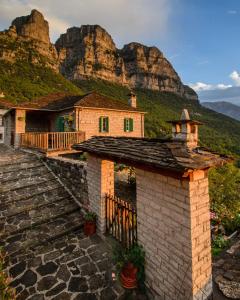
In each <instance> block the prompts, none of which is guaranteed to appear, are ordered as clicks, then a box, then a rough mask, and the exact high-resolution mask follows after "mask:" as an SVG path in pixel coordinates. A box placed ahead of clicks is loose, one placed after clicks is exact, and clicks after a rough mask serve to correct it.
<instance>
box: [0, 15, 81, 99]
mask: <svg viewBox="0 0 240 300" xmlns="http://www.w3.org/2000/svg"><path fill="white" fill-rule="evenodd" d="M0 74H1V75H0V92H3V93H4V95H5V96H6V98H7V99H8V100H11V101H13V102H19V101H24V100H28V99H33V98H36V97H38V96H43V95H47V94H49V93H52V92H57V91H68V92H73V93H81V91H80V89H79V88H77V87H76V86H75V85H73V84H72V83H71V82H70V81H68V80H67V79H65V78H64V77H63V76H62V75H61V74H60V73H59V60H58V54H57V51H56V49H55V46H54V45H52V44H51V43H50V39H49V28H48V22H47V21H46V20H44V17H43V15H42V14H41V13H40V12H38V11H36V10H33V11H32V13H31V15H29V16H26V17H19V18H16V19H15V20H13V22H12V25H11V26H10V28H9V29H8V30H5V31H2V32H0Z"/></svg>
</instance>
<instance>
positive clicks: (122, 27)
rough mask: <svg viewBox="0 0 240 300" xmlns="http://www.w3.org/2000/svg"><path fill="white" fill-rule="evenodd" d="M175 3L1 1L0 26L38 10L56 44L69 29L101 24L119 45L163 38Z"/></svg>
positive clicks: (141, 0) (159, 0)
mask: <svg viewBox="0 0 240 300" xmlns="http://www.w3.org/2000/svg"><path fill="white" fill-rule="evenodd" d="M175 2H177V1H176V0H172V1H168V0H157V1H156V0H131V1H129V0H114V1H113V0H81V1H79V0H68V1H59V0H51V1H49V0H0V26H1V27H4V28H7V27H8V26H9V25H10V23H11V21H12V19H14V18H16V17H18V16H22V15H27V14H29V13H30V10H31V9H33V8H37V9H38V10H40V11H41V12H42V13H43V14H44V16H45V17H46V19H47V20H48V21H49V22H50V29H51V39H52V40H53V41H54V40H56V38H57V37H58V36H59V33H60V32H65V31H66V29H67V27H70V26H81V25H82V24H99V25H101V26H103V27H104V28H105V29H106V30H107V31H109V33H110V34H111V35H112V36H113V37H114V38H116V39H117V42H119V43H120V44H123V43H127V42H129V41H132V40H135V41H140V42H141V41H144V39H146V40H153V39H155V38H158V39H159V38H163V37H164V36H167V33H168V32H169V31H171V24H170V22H169V17H170V14H171V11H172V6H173V5H174V3H175Z"/></svg>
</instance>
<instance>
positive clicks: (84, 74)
mask: <svg viewBox="0 0 240 300" xmlns="http://www.w3.org/2000/svg"><path fill="white" fill-rule="evenodd" d="M55 46H56V49H57V51H58V54H59V59H60V70H61V72H62V73H63V74H64V76H66V77H67V78H69V79H83V78H88V77H93V78H101V79H104V80H108V81H111V82H116V83H119V84H123V85H127V86H129V87H131V88H146V89H152V90H159V91H169V92H174V93H176V94H179V95H181V96H185V97H187V98H188V99H193V100H197V94H196V93H195V92H194V91H193V90H192V89H191V88H189V87H188V86H185V85H183V84H182V82H181V79H180V77H179V76H178V74H177V73H176V71H175V70H174V68H173V67H172V65H171V63H170V62H169V61H168V60H167V59H166V58H165V57H164V55H163V53H162V52H161V51H160V50H159V49H158V48H156V47H147V46H144V45H142V44H139V43H130V44H127V45H125V46H124V47H123V48H122V49H117V47H116V45H115V43H114V41H113V39H112V37H111V36H110V35H109V34H108V33H107V32H106V30H105V29H103V28H102V27H101V26H99V25H83V26H81V27H80V28H79V27H72V28H69V29H68V30H67V32H66V33H64V34H62V35H61V36H60V38H59V39H58V40H57V41H56V44H55Z"/></svg>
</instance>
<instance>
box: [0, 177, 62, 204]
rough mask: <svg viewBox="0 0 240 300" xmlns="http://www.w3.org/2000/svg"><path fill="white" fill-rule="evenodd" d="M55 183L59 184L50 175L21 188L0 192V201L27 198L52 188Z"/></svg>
mask: <svg viewBox="0 0 240 300" xmlns="http://www.w3.org/2000/svg"><path fill="white" fill-rule="evenodd" d="M56 185H58V186H60V183H59V182H58V181H57V180H56V178H54V177H52V179H48V180H42V181H41V179H40V180H39V181H37V182H33V183H31V184H28V185H25V186H24V187H21V188H16V189H14V190H11V191H5V192H0V203H6V202H9V201H18V200H20V199H24V198H28V197H30V196H31V195H33V194H34V193H37V192H39V193H40V192H44V191H45V190H47V189H49V188H52V187H53V186H56Z"/></svg>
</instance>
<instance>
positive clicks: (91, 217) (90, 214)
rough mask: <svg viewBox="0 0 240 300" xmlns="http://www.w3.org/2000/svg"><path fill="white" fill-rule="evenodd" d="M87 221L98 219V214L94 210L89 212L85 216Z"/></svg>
mask: <svg viewBox="0 0 240 300" xmlns="http://www.w3.org/2000/svg"><path fill="white" fill-rule="evenodd" d="M84 219H85V221H90V222H96V220H97V215H96V214H95V213H94V212H88V213H87V214H86V215H85V216H84Z"/></svg>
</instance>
